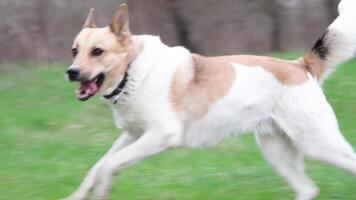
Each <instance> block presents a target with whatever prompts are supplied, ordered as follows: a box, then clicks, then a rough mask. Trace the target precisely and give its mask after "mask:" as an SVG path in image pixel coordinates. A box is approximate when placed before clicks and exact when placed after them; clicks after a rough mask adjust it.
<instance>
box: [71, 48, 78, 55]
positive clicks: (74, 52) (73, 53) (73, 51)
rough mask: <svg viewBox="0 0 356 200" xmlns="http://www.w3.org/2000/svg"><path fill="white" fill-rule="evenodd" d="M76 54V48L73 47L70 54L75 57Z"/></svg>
mask: <svg viewBox="0 0 356 200" xmlns="http://www.w3.org/2000/svg"><path fill="white" fill-rule="evenodd" d="M77 54H78V49H77V48H73V49H72V55H73V57H75V56H76V55H77Z"/></svg>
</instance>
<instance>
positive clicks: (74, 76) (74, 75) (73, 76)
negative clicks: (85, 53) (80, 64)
mask: <svg viewBox="0 0 356 200" xmlns="http://www.w3.org/2000/svg"><path fill="white" fill-rule="evenodd" d="M67 74H68V77H69V80H70V81H75V80H78V78H79V74H80V70H79V69H78V68H69V69H68V70H67Z"/></svg>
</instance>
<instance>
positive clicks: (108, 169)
mask: <svg viewBox="0 0 356 200" xmlns="http://www.w3.org/2000/svg"><path fill="white" fill-rule="evenodd" d="M355 8H356V1H354V0H342V1H341V3H340V5H339V13H340V15H339V17H338V18H337V19H336V20H335V21H334V22H333V23H332V24H331V25H330V27H329V28H328V29H327V31H326V32H325V33H324V34H323V36H322V37H321V38H320V39H319V40H318V41H317V42H316V44H315V46H314V48H313V49H312V50H311V51H310V52H309V53H307V54H306V55H305V56H303V57H301V58H299V59H297V60H293V61H288V60H281V59H276V58H271V57H260V56H244V55H241V56H222V57H210V58H208V57H203V56H200V55H197V54H192V53H191V52H190V51H189V50H187V49H185V48H183V47H169V46H167V45H165V44H163V43H162V42H161V41H160V39H159V38H158V37H155V36H148V35H131V33H130V31H129V22H128V8H127V5H126V4H122V5H121V6H120V7H119V9H118V10H117V12H116V14H115V15H114V17H113V21H112V23H111V24H110V25H109V26H107V27H104V28H96V25H95V22H94V20H93V10H91V11H90V13H89V16H88V18H87V20H86V23H85V26H84V28H83V30H82V31H81V32H80V33H79V34H78V36H77V37H76V39H75V41H74V44H73V49H72V52H73V56H74V62H73V65H72V66H71V67H70V68H69V69H68V71H67V73H68V78H69V79H70V80H71V81H78V82H80V88H79V89H78V92H77V95H78V98H79V99H80V100H83V101H84V100H87V99H89V98H90V97H92V96H94V95H95V94H96V93H100V94H101V95H102V96H104V99H105V101H106V102H107V103H108V104H109V105H110V107H111V108H112V110H113V112H114V117H115V122H116V124H117V125H118V127H119V128H122V129H123V131H122V134H121V136H120V138H119V139H118V140H117V141H116V142H115V144H114V145H113V147H112V148H111V149H110V150H109V152H108V153H107V154H106V155H105V156H104V157H103V158H102V159H101V160H100V161H99V162H98V163H97V164H96V165H95V166H94V167H93V168H92V169H91V170H90V172H89V173H88V175H87V176H86V178H85V180H84V181H83V183H82V184H81V186H80V187H79V189H78V190H77V191H76V192H75V193H73V194H72V195H71V196H70V197H69V198H68V199H72V200H79V199H87V198H89V196H90V195H91V191H93V190H94V194H93V195H94V197H95V198H98V199H108V198H109V196H110V189H111V187H112V184H113V179H114V176H115V174H117V173H119V172H120V171H121V170H123V169H125V168H127V167H129V166H131V165H133V164H135V163H137V162H138V161H141V160H143V159H145V158H147V157H149V156H152V155H156V154H158V153H161V152H163V151H165V150H167V149H169V148H173V147H198V146H202V145H211V144H216V143H218V142H220V141H221V140H223V139H226V138H229V137H230V136H233V135H238V134H239V133H243V132H254V133H255V135H256V138H257V143H258V145H259V147H260V148H261V150H262V153H263V155H264V156H265V158H266V160H267V161H268V162H269V163H270V164H271V165H272V166H273V167H274V168H275V169H276V170H277V171H278V172H279V173H280V175H282V176H283V177H284V178H285V179H286V181H287V182H288V183H289V184H290V185H291V186H292V187H293V189H294V190H295V192H296V199H298V200H309V199H313V198H315V197H316V196H317V194H318V189H317V187H316V186H315V185H314V183H313V182H312V181H311V180H310V178H309V177H308V176H307V175H306V173H305V171H304V162H303V160H304V156H308V157H310V158H312V159H316V160H320V161H324V162H327V163H329V164H332V165H335V166H337V167H340V168H343V169H345V170H348V171H350V172H352V173H353V174H356V154H355V153H354V150H353V148H352V146H351V145H350V144H349V143H348V142H347V141H346V140H345V138H344V137H343V136H342V134H341V133H340V130H339V127H338V123H337V120H336V117H335V114H334V111H333V110H332V108H331V106H330V104H329V103H328V102H327V100H326V98H325V95H324V94H323V91H322V88H321V86H320V85H321V83H322V81H323V80H324V79H325V78H326V77H327V76H328V75H329V74H330V73H331V72H332V71H333V70H334V69H335V68H336V66H338V65H339V64H340V63H342V62H344V61H346V60H349V59H351V58H352V57H353V56H354V55H355V53H356V21H355V19H356V11H355ZM237 198H238V197H237Z"/></svg>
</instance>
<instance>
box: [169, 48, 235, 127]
mask: <svg viewBox="0 0 356 200" xmlns="http://www.w3.org/2000/svg"><path fill="white" fill-rule="evenodd" d="M186 64H187V65H189V66H191V67H190V68H186V67H182V68H180V67H178V69H177V71H176V72H175V74H174V78H173V81H172V90H171V101H172V103H173V106H174V108H175V110H176V111H177V112H180V113H182V114H183V115H185V116H187V117H188V119H189V120H194V119H198V118H200V117H201V116H203V115H205V114H206V113H207V112H208V110H209V107H210V106H211V105H212V104H213V103H215V102H217V101H218V100H219V99H221V98H222V97H224V96H226V95H227V94H228V92H229V91H230V89H231V86H232V84H233V83H234V81H235V78H236V73H235V69H234V68H233V66H232V65H231V64H230V63H228V62H225V61H224V60H219V59H214V58H208V57H203V56H199V55H193V56H192V59H191V60H190V61H189V63H186Z"/></svg>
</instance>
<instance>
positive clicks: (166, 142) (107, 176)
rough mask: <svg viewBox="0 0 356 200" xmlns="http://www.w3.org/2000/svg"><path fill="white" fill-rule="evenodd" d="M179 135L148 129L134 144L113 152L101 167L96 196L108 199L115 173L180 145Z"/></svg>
mask: <svg viewBox="0 0 356 200" xmlns="http://www.w3.org/2000/svg"><path fill="white" fill-rule="evenodd" d="M177 136H178V135H177V134H164V133H160V132H151V131H148V132H146V133H144V134H143V135H142V136H141V137H140V138H139V139H138V140H137V141H136V142H134V143H133V144H131V145H129V146H128V147H126V148H124V149H122V150H120V151H118V152H116V153H115V154H113V155H112V156H111V157H110V159H109V160H106V162H105V163H104V165H103V167H102V168H101V169H100V173H99V174H100V177H99V182H98V185H97V187H96V188H95V190H94V194H95V197H96V198H97V199H100V200H106V199H108V198H109V195H110V191H111V187H112V183H113V179H114V176H115V174H117V173H118V172H120V171H121V170H122V169H124V168H126V167H128V166H130V165H132V164H134V163H136V162H138V161H140V160H143V159H145V158H146V157H148V156H151V155H155V154H158V153H160V152H162V151H164V150H166V149H168V148H170V147H175V146H178V145H179V141H180V140H179V139H178V138H179V137H177Z"/></svg>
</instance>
